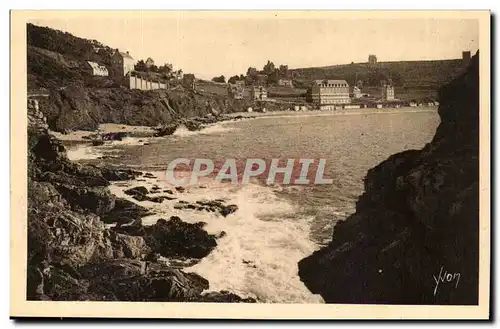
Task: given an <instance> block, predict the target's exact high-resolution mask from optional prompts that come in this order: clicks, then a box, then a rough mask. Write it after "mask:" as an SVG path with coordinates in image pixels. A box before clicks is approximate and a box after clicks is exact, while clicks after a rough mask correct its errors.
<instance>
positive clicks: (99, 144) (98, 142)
mask: <svg viewBox="0 0 500 329" xmlns="http://www.w3.org/2000/svg"><path fill="white" fill-rule="evenodd" d="M103 144H104V141H100V140H93V141H92V146H101V145H103Z"/></svg>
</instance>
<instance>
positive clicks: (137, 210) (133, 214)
mask: <svg viewBox="0 0 500 329" xmlns="http://www.w3.org/2000/svg"><path fill="white" fill-rule="evenodd" d="M150 214H151V212H150V211H149V210H148V209H146V208H144V207H142V206H139V205H137V204H135V203H134V202H132V201H129V200H126V199H122V198H117V199H116V200H115V206H114V207H113V209H111V210H110V211H109V212H107V213H104V214H102V215H101V220H102V221H103V222H104V223H107V224H112V223H121V224H126V222H123V220H124V219H128V220H132V221H133V220H137V219H140V218H141V217H144V216H148V215H150Z"/></svg>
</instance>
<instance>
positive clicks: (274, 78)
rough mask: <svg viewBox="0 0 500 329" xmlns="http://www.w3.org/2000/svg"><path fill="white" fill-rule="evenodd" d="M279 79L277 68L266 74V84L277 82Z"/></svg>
mask: <svg viewBox="0 0 500 329" xmlns="http://www.w3.org/2000/svg"><path fill="white" fill-rule="evenodd" d="M278 80H279V72H278V70H274V71H273V72H272V73H271V74H269V75H268V76H267V83H268V84H276V83H278Z"/></svg>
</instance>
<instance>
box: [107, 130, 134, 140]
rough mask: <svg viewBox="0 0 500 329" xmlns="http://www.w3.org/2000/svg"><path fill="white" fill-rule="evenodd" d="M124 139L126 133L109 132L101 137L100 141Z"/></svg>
mask: <svg viewBox="0 0 500 329" xmlns="http://www.w3.org/2000/svg"><path fill="white" fill-rule="evenodd" d="M126 137H128V133H126V132H123V131H120V132H111V133H107V134H104V135H101V139H102V140H103V141H122V140H123V139H124V138H126Z"/></svg>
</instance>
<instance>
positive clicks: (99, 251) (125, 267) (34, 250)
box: [27, 106, 256, 302]
mask: <svg viewBox="0 0 500 329" xmlns="http://www.w3.org/2000/svg"><path fill="white" fill-rule="evenodd" d="M28 123H29V124H28V279H27V299H28V300H66V301H72V300H80V301H81V300H89V301H113V300H114V301H191V302H256V300H254V299H252V298H241V297H239V296H237V295H235V294H233V293H230V292H227V291H220V292H208V293H207V292H205V291H206V290H208V289H209V282H208V281H207V280H206V279H204V278H203V277H201V276H199V275H197V274H195V273H187V272H184V271H183V270H182V269H180V267H181V266H176V265H175V264H176V262H179V263H182V261H184V260H186V259H201V258H203V257H205V256H206V255H208V254H209V253H210V252H211V251H212V250H213V248H215V247H216V246H217V239H218V238H220V237H221V236H223V234H220V235H219V236H216V235H212V234H208V233H207V232H206V231H205V230H204V229H203V227H204V225H205V223H203V222H199V223H194V224H191V223H187V222H184V221H183V220H182V219H180V218H179V217H175V216H173V217H171V218H169V219H168V220H167V219H159V220H158V221H157V222H156V224H155V225H151V226H144V225H142V221H141V218H142V217H144V216H146V215H148V214H150V211H149V210H147V209H146V208H144V207H141V206H139V205H137V204H135V203H133V202H130V201H128V200H125V199H122V198H117V197H116V196H115V195H113V194H112V193H111V192H110V190H109V188H108V186H109V185H110V182H112V181H129V180H133V179H135V178H136V177H139V176H141V175H142V173H140V172H137V171H132V170H120V169H112V168H106V167H100V166H93V165H83V164H79V163H74V162H71V161H70V160H69V159H68V158H67V155H66V149H65V147H64V146H63V144H62V142H61V141H60V140H58V139H56V138H55V137H54V136H52V135H51V134H50V133H49V131H48V125H47V123H46V120H45V118H44V115H43V114H42V113H41V112H40V111H39V109H37V108H36V107H35V106H28ZM139 190H140V189H139ZM136 192H137V189H136ZM143 192H144V191H143ZM149 192H150V191H147V193H144V194H141V193H139V192H137V193H136V195H139V194H141V195H143V197H147V198H148V201H151V199H153V198H155V196H154V195H155V194H156V193H154V192H155V191H151V192H153V193H149ZM147 194H150V195H153V196H149V195H147ZM157 198H158V197H157ZM158 200H162V201H163V199H161V198H159V199H158ZM162 201H159V202H162ZM230 206H232V205H225V204H223V203H221V202H219V203H216V204H210V205H201V204H198V205H197V207H203V208H204V209H205V208H207V209H209V210H208V211H210V209H213V210H214V211H220V212H221V215H224V214H225V215H228V214H229V213H230V211H229V210H227V209H226V207H229V208H228V209H231V210H232V211H235V210H236V209H237V208H236V209H235V208H234V207H232V208H231V207H230ZM224 209H226V210H224ZM106 224H107V225H108V226H109V225H110V224H113V225H114V226H113V227H110V228H108V227H106ZM165 259H167V260H169V261H168V262H165Z"/></svg>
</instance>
